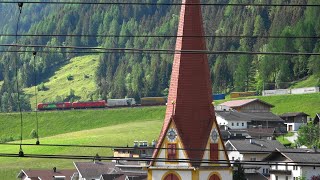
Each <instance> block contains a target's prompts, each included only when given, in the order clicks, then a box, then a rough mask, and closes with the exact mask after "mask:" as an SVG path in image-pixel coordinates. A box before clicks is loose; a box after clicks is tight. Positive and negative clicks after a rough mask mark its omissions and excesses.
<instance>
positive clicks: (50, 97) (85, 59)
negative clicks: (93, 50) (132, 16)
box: [0, 55, 99, 108]
mask: <svg viewBox="0 0 320 180" xmlns="http://www.w3.org/2000/svg"><path fill="white" fill-rule="evenodd" d="M98 63H99V55H86V56H79V57H75V58H72V59H71V60H70V62H69V63H68V64H66V65H64V66H63V67H61V68H60V69H59V70H58V71H56V72H55V74H54V75H53V76H52V77H50V78H49V79H48V81H47V82H44V86H45V88H46V90H45V91H39V92H38V102H53V101H55V98H56V97H57V96H62V97H66V96H68V95H69V93H70V89H73V90H74V91H75V95H76V96H79V97H80V98H81V100H87V99H89V98H88V96H89V95H90V94H91V93H92V92H94V91H95V90H96V85H95V74H94V72H95V71H96V68H97V66H98ZM70 75H71V76H72V77H73V80H68V79H67V78H68V76H70ZM0 85H1V84H0ZM24 92H25V93H26V94H28V95H30V97H31V98H30V102H31V106H32V107H33V108H34V107H35V96H34V87H30V88H26V89H24Z"/></svg>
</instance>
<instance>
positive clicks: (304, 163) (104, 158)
mask: <svg viewBox="0 0 320 180" xmlns="http://www.w3.org/2000/svg"><path fill="white" fill-rule="evenodd" d="M0 157H8V158H10V157H12V158H16V157H19V154H5V153H1V154H0ZM22 158H37V159H65V160H71V159H72V160H94V159H96V158H97V156H79V155H47V154H25V155H24V156H23V157H22ZM98 158H99V160H118V161H121V160H122V161H155V162H182V163H208V164H220V165H227V167H229V166H228V165H231V164H242V165H269V166H271V165H286V166H297V165H299V166H305V167H308V166H316V167H319V166H320V163H317V162H315V163H311V162H278V161H239V162H237V161H228V160H202V159H201V160H200V159H171V160H169V159H166V158H147V157H146V158H130V157H128V158H126V157H113V156H99V157H98Z"/></svg>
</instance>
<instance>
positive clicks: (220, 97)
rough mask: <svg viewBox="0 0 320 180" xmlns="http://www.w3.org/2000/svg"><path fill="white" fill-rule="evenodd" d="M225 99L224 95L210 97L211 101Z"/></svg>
mask: <svg viewBox="0 0 320 180" xmlns="http://www.w3.org/2000/svg"><path fill="white" fill-rule="evenodd" d="M222 99H226V94H214V95H212V100H222Z"/></svg>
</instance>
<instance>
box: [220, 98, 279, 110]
mask: <svg viewBox="0 0 320 180" xmlns="http://www.w3.org/2000/svg"><path fill="white" fill-rule="evenodd" d="M252 102H260V103H262V104H265V105H267V106H270V107H274V105H272V104H269V103H267V102H265V101H262V100H260V99H243V100H234V101H227V102H224V103H222V104H220V105H223V106H228V107H231V108H236V107H242V106H244V105H247V104H250V103H252Z"/></svg>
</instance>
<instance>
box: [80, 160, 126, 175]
mask: <svg viewBox="0 0 320 180" xmlns="http://www.w3.org/2000/svg"><path fill="white" fill-rule="evenodd" d="M74 165H75V167H76V168H77V170H78V172H79V174H81V176H82V177H83V178H86V179H97V178H99V177H100V176H101V175H102V174H111V173H112V174H116V172H120V171H121V170H120V169H119V168H118V167H116V163H114V162H94V163H93V162H74Z"/></svg>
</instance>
